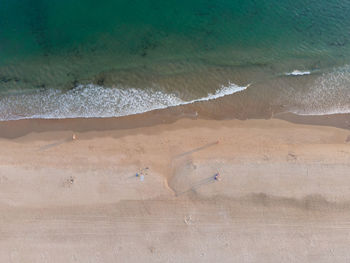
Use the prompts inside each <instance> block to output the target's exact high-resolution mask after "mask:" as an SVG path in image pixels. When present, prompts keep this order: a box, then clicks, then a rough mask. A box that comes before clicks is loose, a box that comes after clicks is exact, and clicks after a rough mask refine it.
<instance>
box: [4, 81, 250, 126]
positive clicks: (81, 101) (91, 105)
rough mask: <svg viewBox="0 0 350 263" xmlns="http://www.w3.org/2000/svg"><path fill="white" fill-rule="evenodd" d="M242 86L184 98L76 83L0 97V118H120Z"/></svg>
mask: <svg viewBox="0 0 350 263" xmlns="http://www.w3.org/2000/svg"><path fill="white" fill-rule="evenodd" d="M246 88H247V87H241V86H237V85H235V84H233V83H229V85H228V86H222V87H221V88H220V89H219V90H217V91H216V92H215V93H214V94H208V96H206V97H202V98H198V99H194V100H191V101H185V100H182V99H181V98H179V97H177V96H176V95H175V94H167V93H164V92H161V91H154V90H152V89H148V90H141V89H135V88H121V87H113V88H108V87H102V86H97V85H93V84H89V85H79V86H77V87H76V88H74V89H72V90H69V91H67V92H63V91H61V90H52V89H51V90H44V91H38V92H35V93H33V94H20V95H8V96H3V97H0V120H3V121H4V120H17V119H32V118H40V119H64V118H94V117H96V118H101V117H120V116H126V115H132V114H138V113H143V112H147V111H152V110H156V109H164V108H168V107H172V106H178V105H186V104H191V103H196V102H200V101H208V100H213V99H217V98H220V97H223V96H226V95H231V94H234V93H236V92H239V91H242V90H244V89H246Z"/></svg>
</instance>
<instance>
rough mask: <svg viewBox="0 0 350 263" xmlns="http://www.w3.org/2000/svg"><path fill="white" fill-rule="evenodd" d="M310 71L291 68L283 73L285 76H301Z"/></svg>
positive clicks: (308, 73)
mask: <svg viewBox="0 0 350 263" xmlns="http://www.w3.org/2000/svg"><path fill="white" fill-rule="evenodd" d="M310 74H311V71H300V70H293V71H292V72H287V73H285V75H286V76H303V75H310Z"/></svg>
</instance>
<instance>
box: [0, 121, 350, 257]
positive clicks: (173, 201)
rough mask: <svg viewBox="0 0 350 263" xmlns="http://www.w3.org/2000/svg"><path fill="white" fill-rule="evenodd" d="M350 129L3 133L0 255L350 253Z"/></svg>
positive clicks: (243, 125)
mask: <svg viewBox="0 0 350 263" xmlns="http://www.w3.org/2000/svg"><path fill="white" fill-rule="evenodd" d="M91 123H92V124H91ZM90 124H91V125H92V126H93V125H94V120H90ZM14 125H15V126H16V124H14ZM95 125H96V129H97V130H98V127H97V126H98V124H96V123H95ZM33 130H35V129H33ZM57 130H59V129H57ZM7 132H8V130H7ZM73 133H74V134H75V136H76V139H75V140H73V138H72V136H73ZM0 135H1V131H0ZM7 135H8V134H7ZM349 135H350V131H349V130H346V129H339V128H334V127H326V126H322V127H321V126H312V125H304V124H292V123H289V122H286V121H283V120H276V119H273V120H247V121H239V120H226V121H215V120H189V119H182V120H178V121H176V122H174V123H167V124H157V125H153V126H151V127H143V128H130V129H113V130H107V131H96V132H93V131H89V132H88V131H86V132H75V131H67V130H63V131H47V132H32V133H29V134H26V135H24V136H21V137H17V138H13V139H8V138H4V137H3V138H2V139H0V149H1V151H0V262H38V263H40V262H65V263H69V262H84V263H85V262H348V261H350V249H349V247H350V142H349V141H350V139H349V138H350V137H349ZM7 137H8V136H7ZM217 172H219V173H220V179H221V180H220V181H216V180H214V175H215V173H217ZM136 173H138V175H139V176H136Z"/></svg>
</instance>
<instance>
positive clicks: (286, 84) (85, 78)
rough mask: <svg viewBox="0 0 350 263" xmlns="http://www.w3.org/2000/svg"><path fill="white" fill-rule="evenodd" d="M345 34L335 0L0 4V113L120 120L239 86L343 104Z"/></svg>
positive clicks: (287, 102)
mask: <svg viewBox="0 0 350 263" xmlns="http://www.w3.org/2000/svg"><path fill="white" fill-rule="evenodd" d="M349 32H350V1H345V0H335V1H325V0H319V1H307V2H305V1H299V0H295V1H287V0H280V1H277V0H244V1H243V0H241V1H238V0H230V1H229V0H216V1H212V0H211V1H209V0H208V1H205V0H191V1H182V0H177V1H175V0H168V1H159V0H135V1H122V0H119V1H118V0H117V1H112V0H106V1H103V2H101V3H100V2H97V1H92V0H84V1H78V0H76V1H66V0H50V1H44V0H36V1H29V0H21V1H20V0H11V1H1V5H0V118H1V119H16V118H30V117H43V118H45V117H47V118H51V117H52V118H64V117H107V116H121V115H128V114H133V113H139V112H143V111H147V110H151V109H156V108H163V107H167V106H173V105H178V104H183V103H188V102H190V101H196V100H205V99H209V98H217V97H221V96H224V95H229V96H230V94H233V95H231V96H235V95H234V93H235V92H236V91H240V92H246V90H244V89H243V88H240V87H246V86H247V85H248V84H251V85H250V86H249V89H255V91H254V92H253V93H252V94H253V95H251V96H255V97H259V94H261V93H268V94H269V97H270V98H271V99H269V100H267V102H266V103H268V104H283V105H284V106H287V108H288V109H290V110H291V111H294V112H297V113H301V114H324V113H335V112H347V111H348V110H349V109H350V105H349V103H350V92H349V86H350V77H348V75H349V74H350V73H348V72H350V70H349V69H348V66H347V64H348V61H349V57H350V34H349ZM293 72H294V73H293ZM288 73H293V74H291V75H288V76H286V74H288ZM309 73H310V74H309ZM303 74H304V75H303ZM295 75H298V76H295ZM303 78H304V80H303ZM305 78H307V81H306V80H305ZM242 90H244V91H242ZM210 94H212V95H214V96H212V95H210ZM215 94H216V95H215ZM305 98H308V99H307V100H305Z"/></svg>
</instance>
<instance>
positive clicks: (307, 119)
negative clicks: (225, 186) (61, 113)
mask: <svg viewBox="0 0 350 263" xmlns="http://www.w3.org/2000/svg"><path fill="white" fill-rule="evenodd" d="M198 112H200V110H198V108H196V107H195V106H194V105H182V106H176V107H170V108H167V109H159V110H153V111H149V112H145V113H140V114H134V115H128V116H121V117H109V118H67V119H20V120H9V121H1V122H0V138H17V137H21V136H24V135H26V134H28V133H31V132H39V133H41V132H48V131H74V132H89V131H107V130H119V129H120V130H124V129H133V128H142V127H150V126H154V125H158V124H170V123H173V122H175V121H177V120H181V119H192V120H198V119H199V120H234V119H238V120H259V119H261V120H262V119H265V120H266V119H280V120H285V121H288V122H291V123H296V124H305V125H308V124H309V125H319V126H329V127H336V128H342V129H347V130H349V129H350V113H340V114H330V115H297V114H294V113H291V112H285V113H284V112H277V113H275V114H274V113H270V114H264V115H261V116H252V117H249V115H248V117H247V116H242V117H239V116H236V115H235V114H233V116H232V117H228V115H229V114H217V115H215V116H210V115H207V114H206V112H203V113H201V112H200V114H198Z"/></svg>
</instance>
